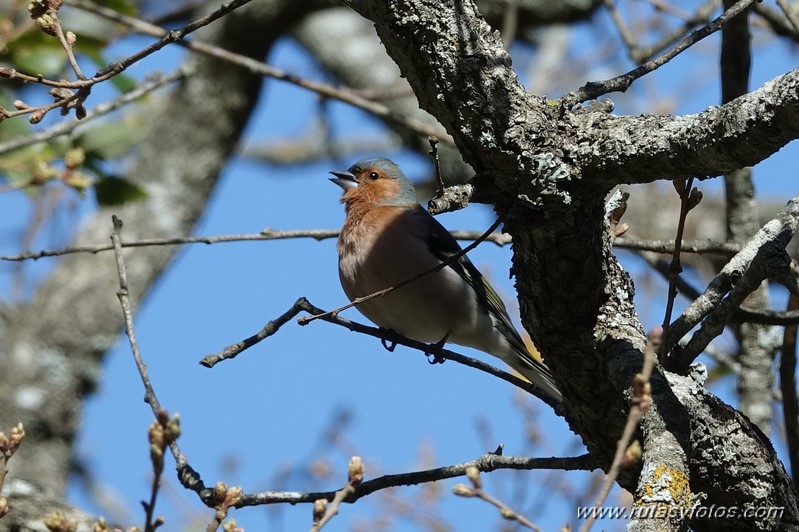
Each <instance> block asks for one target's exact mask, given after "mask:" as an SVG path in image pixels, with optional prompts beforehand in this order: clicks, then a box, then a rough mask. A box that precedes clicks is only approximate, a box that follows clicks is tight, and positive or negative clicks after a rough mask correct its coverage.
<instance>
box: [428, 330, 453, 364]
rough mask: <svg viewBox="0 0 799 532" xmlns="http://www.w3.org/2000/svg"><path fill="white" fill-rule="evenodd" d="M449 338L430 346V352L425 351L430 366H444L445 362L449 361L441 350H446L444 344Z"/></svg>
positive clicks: (447, 336)
mask: <svg viewBox="0 0 799 532" xmlns="http://www.w3.org/2000/svg"><path fill="white" fill-rule="evenodd" d="M447 338H449V334H448V335H446V336H445V337H444V338H442V339H441V340H439V341H438V342H436V343H434V344H430V345H429V346H428V347H429V348H430V350H429V351H425V355H427V361H428V362H429V363H430V364H443V363H444V361H446V360H447V357H445V356H444V354H443V353H442V352H441V350H442V349H444V344H445V343H447Z"/></svg>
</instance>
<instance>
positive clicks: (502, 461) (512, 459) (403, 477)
mask: <svg viewBox="0 0 799 532" xmlns="http://www.w3.org/2000/svg"><path fill="white" fill-rule="evenodd" d="M468 467H476V468H477V469H479V470H480V471H481V472H483V473H488V472H491V471H496V470H499V469H512V470H521V471H530V470H536V469H558V470H562V471H593V470H595V469H597V468H598V466H597V464H596V462H595V460H594V458H593V457H592V456H591V455H590V454H583V455H580V456H575V457H552V458H530V457H527V456H502V455H499V454H495V453H486V454H484V455H482V456H481V457H480V458H478V459H476V460H471V461H468V462H465V463H462V464H455V465H450V466H446V467H439V468H435V469H427V470H423V471H414V472H411V473H400V474H396V475H384V476H382V477H378V478H375V479H372V480H367V481H364V482H362V483H361V484H359V485H358V487H357V488H356V489H355V492H354V493H352V494H350V495H349V496H348V497H347V498H346V499H345V500H344V502H346V503H350V504H351V503H354V502H355V501H357V500H359V499H361V498H362V497H365V496H367V495H371V494H372V493H375V492H377V491H380V490H384V489H386V488H394V487H398V486H412V485H417V484H422V483H425V482H435V481H439V480H446V479H448V478H455V477H460V476H463V475H465V474H466V469H467V468H468ZM336 492H337V491H321V492H295V491H264V492H261V493H255V494H248V495H244V496H243V497H242V499H241V501H240V502H239V503H238V504H237V505H236V506H237V507H239V508H241V507H244V506H260V505H264V504H281V503H288V504H298V503H313V502H315V501H317V500H319V499H326V500H328V501H331V500H333V497H335V496H336Z"/></svg>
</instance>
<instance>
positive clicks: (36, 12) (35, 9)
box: [28, 0, 50, 19]
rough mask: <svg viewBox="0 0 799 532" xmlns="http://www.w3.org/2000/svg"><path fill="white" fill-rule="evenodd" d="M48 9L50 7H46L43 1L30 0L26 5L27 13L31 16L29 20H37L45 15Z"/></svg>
mask: <svg viewBox="0 0 799 532" xmlns="http://www.w3.org/2000/svg"><path fill="white" fill-rule="evenodd" d="M48 9H50V6H48V5H47V2H45V0H31V1H30V3H29V4H28V12H29V13H30V14H31V18H33V19H37V18H39V17H41V16H42V15H44V14H45V13H47V10H48Z"/></svg>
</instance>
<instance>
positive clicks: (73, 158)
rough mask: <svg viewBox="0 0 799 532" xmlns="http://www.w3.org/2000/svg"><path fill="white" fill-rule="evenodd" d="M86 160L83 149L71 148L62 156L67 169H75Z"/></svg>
mask: <svg viewBox="0 0 799 532" xmlns="http://www.w3.org/2000/svg"><path fill="white" fill-rule="evenodd" d="M85 160H86V151H84V149H83V148H72V149H71V150H69V151H67V153H66V155H64V164H66V165H67V168H70V169H73V170H74V169H75V168H77V167H78V166H80V165H82V164H83V161H85Z"/></svg>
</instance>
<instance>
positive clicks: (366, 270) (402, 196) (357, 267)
mask: <svg viewBox="0 0 799 532" xmlns="http://www.w3.org/2000/svg"><path fill="white" fill-rule="evenodd" d="M330 173H331V174H333V176H334V177H332V178H330V180H331V181H333V182H334V183H335V184H337V185H338V186H340V187H341V188H342V189H343V191H344V192H343V194H342V196H341V203H343V204H344V208H345V220H344V224H343V226H342V228H341V231H340V233H339V237H338V242H337V245H336V248H337V251H338V268H339V280H340V281H341V287H342V288H343V289H344V293H345V294H346V295H347V298H348V299H349V300H350V301H351V302H352V301H355V300H356V299H358V298H361V297H364V296H368V295H370V294H372V293H374V292H377V291H379V290H383V289H385V288H388V287H391V286H395V285H397V284H399V283H401V282H403V281H406V280H408V279H410V278H412V277H414V276H415V275H417V274H419V273H421V272H424V271H426V270H429V269H431V268H434V267H436V266H437V265H440V264H441V263H442V262H445V261H447V260H448V259H451V257H452V256H453V255H456V254H458V253H459V252H461V247H460V245H459V244H458V242H457V241H456V240H455V238H454V237H453V236H452V235H451V234H450V233H449V231H447V230H446V229H445V228H444V226H443V225H441V223H440V222H439V221H438V220H436V219H435V218H434V217H433V216H432V215H431V214H430V213H428V212H427V210H425V209H424V208H422V206H421V205H419V203H418V202H417V199H416V191H415V189H414V187H413V184H412V183H411V181H410V179H408V178H407V177H406V176H405V174H404V173H403V172H402V170H401V169H400V168H399V166H397V164H396V163H394V162H393V161H391V160H389V159H386V158H383V157H376V158H369V159H363V160H361V161H358V162H356V163H355V164H353V165H352V166H350V167H349V169H347V170H346V171H332V172H330ZM356 306H357V308H358V310H359V311H360V312H361V314H363V315H364V316H366V317H367V318H368V319H369V320H370V321H372V322H373V323H375V324H376V325H377V326H379V327H381V328H383V329H389V330H392V331H394V332H396V333H399V334H401V335H402V336H405V337H407V338H410V339H412V340H416V341H418V342H425V343H428V344H434V345H436V346H439V347H440V346H443V345H444V343H445V342H452V343H454V344H458V345H462V346H467V347H472V348H475V349H478V350H480V351H483V352H485V353H488V354H490V355H493V356H495V357H498V358H500V359H501V360H503V361H504V362H505V363H506V364H508V365H509V366H510V367H511V368H513V369H514V370H516V371H517V372H518V373H519V374H521V375H522V376H523V377H524V378H525V379H527V380H528V381H530V382H532V383H533V384H535V385H536V386H538V387H539V388H540V389H541V390H543V391H544V392H545V393H546V394H547V395H549V396H550V397H551V398H553V399H555V400H556V401H557V402H561V401H562V396H561V392H560V391H559V390H558V387H557V385H556V384H555V381H554V379H553V377H552V374H551V373H550V371H549V368H548V367H547V366H546V365H545V364H544V363H543V362H540V361H539V360H537V359H536V358H534V357H533V356H532V355H531V354H530V352H529V351H528V350H527V348H526V347H525V345H524V341H523V340H522V338H521V336H520V335H519V333H518V331H517V330H516V329H515V327H514V326H513V324H512V323H511V319H510V316H509V315H508V311H507V309H506V308H505V304H504V303H503V302H502V300H501V299H500V297H499V295H497V292H496V291H495V290H494V289H493V288H492V287H491V285H490V284H489V282H488V280H487V279H486V278H485V277H484V276H483V275H482V274H481V273H480V272H479V271H478V269H477V268H476V267H475V266H474V264H472V262H471V261H470V260H469V258H468V257H467V256H466V255H461V256H460V257H459V258H457V259H456V260H453V261H452V262H451V263H450V264H447V266H445V267H443V268H441V269H440V270H438V271H436V272H434V273H430V274H428V275H425V276H423V277H420V278H418V279H416V280H415V281H413V282H411V283H408V284H406V285H404V286H402V287H400V288H397V289H396V290H393V291H391V292H388V293H386V294H385V295H382V296H379V297H375V298H372V299H369V300H367V301H364V302H361V303H358V304H357V305H356Z"/></svg>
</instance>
